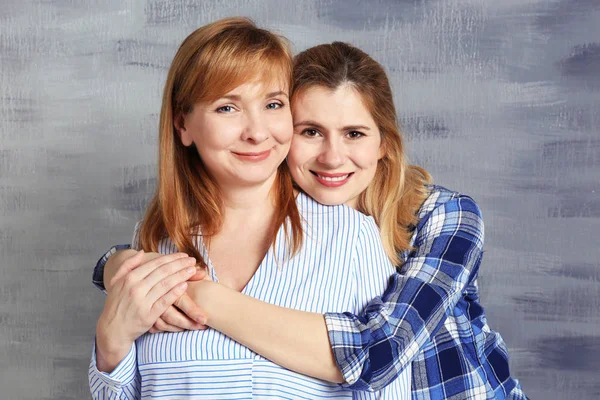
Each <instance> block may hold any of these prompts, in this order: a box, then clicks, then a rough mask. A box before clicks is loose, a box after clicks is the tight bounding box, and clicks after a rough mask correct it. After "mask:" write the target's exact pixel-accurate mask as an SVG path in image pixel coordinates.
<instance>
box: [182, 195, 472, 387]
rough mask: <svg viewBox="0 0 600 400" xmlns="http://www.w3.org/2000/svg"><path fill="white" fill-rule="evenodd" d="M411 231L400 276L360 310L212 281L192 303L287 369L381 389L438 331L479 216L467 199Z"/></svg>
mask: <svg viewBox="0 0 600 400" xmlns="http://www.w3.org/2000/svg"><path fill="white" fill-rule="evenodd" d="M417 229H418V234H417V237H416V241H415V244H414V246H415V247H416V250H415V251H414V252H413V253H412V254H411V256H410V257H409V258H408V260H407V261H406V263H405V264H404V265H403V266H402V273H403V274H404V275H399V274H394V276H393V278H392V280H391V283H390V285H389V287H388V289H387V290H386V292H385V293H384V294H383V296H382V297H380V298H379V297H378V298H375V299H373V300H372V301H371V302H369V304H368V305H367V307H366V309H365V310H364V312H363V313H362V314H360V315H355V314H352V313H329V314H326V315H325V316H323V315H320V314H314V313H308V312H302V311H296V310H290V309H285V308H281V307H277V306H274V305H270V304H266V303H263V302H261V301H258V300H256V299H253V298H250V297H248V296H245V295H243V294H240V293H238V292H235V291H233V290H230V289H227V288H226V287H223V286H221V285H219V284H215V283H212V282H197V283H194V284H200V285H204V286H205V288H206V290H204V289H202V290H197V291H196V293H198V296H199V297H197V298H195V299H194V300H196V302H197V303H198V304H199V305H200V306H201V307H202V309H203V310H204V311H205V313H206V315H207V324H208V325H209V326H211V327H213V328H214V329H217V330H219V331H221V332H222V333H224V334H226V335H228V336H230V337H231V338H233V339H234V340H236V341H238V342H240V343H242V344H243V345H245V346H247V347H249V348H250V349H252V350H253V351H255V352H257V353H259V354H261V355H262V356H264V357H266V358H268V359H270V360H271V361H273V362H275V363H277V364H279V365H281V366H283V367H285V368H288V369H291V370H293V371H296V372H299V373H303V374H306V375H310V376H314V377H316V378H320V379H324V380H328V381H332V382H344V381H346V382H348V384H351V387H352V388H353V389H358V390H379V389H381V388H383V387H384V386H386V385H388V384H389V383H390V382H392V381H393V380H394V379H395V378H396V377H397V376H398V374H400V373H401V372H402V370H403V369H404V368H405V367H406V366H408V365H410V363H411V361H412V360H413V359H414V358H415V357H416V356H417V355H418V354H419V353H420V352H421V350H422V348H423V346H425V345H426V344H428V343H429V341H430V339H431V337H432V336H433V335H435V334H436V333H437V331H438V330H439V329H440V327H441V326H442V325H443V323H444V321H445V319H446V317H447V316H448V313H449V311H450V310H451V309H452V308H453V307H454V306H455V305H456V303H457V302H458V300H459V299H460V296H461V294H462V291H463V289H464V287H465V285H466V284H467V282H468V279H469V276H470V274H471V273H472V272H473V271H475V270H476V269H477V268H478V266H479V262H480V258H481V254H482V247H483V222H482V219H481V213H480V211H479V208H478V207H477V205H476V204H475V203H474V202H473V200H472V199H471V198H469V197H466V196H457V197H453V198H452V199H450V200H449V201H447V202H445V203H443V204H440V205H438V206H437V207H436V208H435V209H434V210H433V211H432V212H430V213H429V215H428V216H427V217H426V218H424V219H423V220H422V221H421V222H420V223H419V226H418V228H417ZM364 267H365V268H368V265H365V266H364ZM332 349H333V353H332ZM338 366H339V367H338ZM338 368H339V369H338ZM340 369H341V371H342V373H343V378H342V377H341V376H340Z"/></svg>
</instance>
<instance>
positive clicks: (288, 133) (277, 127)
mask: <svg viewBox="0 0 600 400" xmlns="http://www.w3.org/2000/svg"><path fill="white" fill-rule="evenodd" d="M269 130H270V131H271V133H272V135H273V137H275V139H276V140H277V141H278V142H279V143H289V142H290V141H291V140H292V136H293V135H294V124H293V122H292V116H291V114H285V115H281V116H280V117H279V118H273V119H272V120H271V121H270V122H269Z"/></svg>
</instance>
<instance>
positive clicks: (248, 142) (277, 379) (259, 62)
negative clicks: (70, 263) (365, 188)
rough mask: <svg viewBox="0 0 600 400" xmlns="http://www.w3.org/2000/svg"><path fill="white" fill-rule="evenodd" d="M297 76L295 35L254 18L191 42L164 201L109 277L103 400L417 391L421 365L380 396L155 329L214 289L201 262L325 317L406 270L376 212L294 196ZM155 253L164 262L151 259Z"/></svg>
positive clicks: (183, 57)
mask: <svg viewBox="0 0 600 400" xmlns="http://www.w3.org/2000/svg"><path fill="white" fill-rule="evenodd" d="M291 78H292V58H291V55H290V51H289V49H288V47H287V45H286V42H285V40H284V39H283V38H281V37H278V36H276V35H274V34H273V33H271V32H269V31H266V30H264V29H260V28H258V27H256V26H255V25H254V24H253V23H252V22H251V21H249V20H247V19H243V18H229V19H224V20H221V21H217V22H215V23H212V24H209V25H206V26H204V27H202V28H200V29H198V30H197V31H195V32H193V33H192V34H191V35H189V36H188V37H187V38H186V39H185V40H184V41H183V43H182V44H181V46H180V48H179V50H178V51H177V53H176V55H175V58H174V60H173V62H172V64H171V67H170V69H169V73H168V76H167V80H166V83H165V89H164V95H163V101H162V109H161V116H160V125H159V162H158V167H159V170H158V186H157V189H156V194H155V196H154V198H153V199H152V202H151V203H150V205H149V207H148V209H147V211H146V214H145V216H144V219H143V220H142V221H141V222H140V223H138V224H137V226H136V227H135V230H134V236H133V247H134V248H135V249H138V250H140V251H139V252H137V253H136V254H135V255H134V256H133V257H131V258H129V259H128V260H127V261H125V262H124V263H123V266H122V268H120V269H119V271H118V272H117V273H116V274H115V275H114V276H112V277H111V278H110V279H108V280H107V281H108V283H109V290H108V294H107V298H106V302H105V305H104V309H103V311H102V314H101V316H100V318H99V320H98V324H97V327H96V341H95V346H94V350H93V355H92V360H91V363H90V368H89V385H90V391H91V393H92V396H93V398H94V399H105V398H114V399H117V398H118V399H128V400H129V399H140V398H154V397H161V398H165V399H169V398H171V399H180V398H183V397H192V398H201V397H206V398H211V399H212V398H227V399H234V398H266V397H275V398H330V399H352V398H360V399H375V398H384V399H403V398H408V397H409V395H410V389H409V381H410V370H406V371H404V372H403V373H402V374H400V375H401V376H400V378H399V379H396V380H395V381H394V383H393V384H392V385H390V386H389V387H387V388H385V389H383V390H381V391H378V392H371V393H360V392H353V391H351V390H349V389H347V388H343V387H341V386H339V385H336V384H333V383H329V382H325V381H322V380H319V379H315V378H311V377H309V376H305V375H301V374H299V373H296V372H292V371H289V370H287V369H285V368H282V367H280V366H278V365H276V364H274V363H273V362H271V361H269V360H267V359H265V358H263V357H261V356H260V355H258V354H256V353H255V352H253V351H252V350H250V349H249V348H247V347H245V346H243V344H240V343H238V342H235V341H234V340H232V339H230V338H228V337H226V336H225V335H223V334H222V333H220V332H218V331H216V330H213V329H207V330H187V331H183V330H182V329H171V330H174V331H172V332H159V333H149V332H148V331H149V330H150V328H151V327H152V326H153V325H154V324H156V323H157V321H158V320H159V317H160V316H161V315H163V314H164V315H168V314H169V311H168V310H171V312H172V311H173V309H172V305H173V304H174V303H175V301H178V299H180V298H181V296H182V295H183V294H184V293H185V292H186V290H187V293H188V295H189V296H190V297H191V298H195V297H196V296H198V295H202V294H203V293H204V289H203V286H201V285H200V283H201V282H190V283H187V281H188V280H189V279H190V278H191V277H192V276H193V275H202V274H203V272H201V273H199V274H198V273H197V268H196V266H200V267H202V271H206V273H208V274H209V276H210V278H211V282H213V283H214V284H216V285H217V286H218V287H222V288H225V289H226V290H227V291H231V292H232V293H235V294H239V295H241V296H244V297H246V296H248V297H249V298H253V299H255V301H265V302H270V303H272V304H273V305H274V306H280V307H282V308H283V307H286V308H294V309H297V310H302V311H303V312H310V313H314V314H315V315H321V314H323V313H327V312H344V311H347V310H350V311H352V312H355V313H358V312H360V311H362V309H363V308H364V307H365V306H366V304H367V303H368V301H369V300H371V299H372V298H374V297H376V296H378V295H380V294H381V293H383V291H384V290H385V287H386V285H387V282H388V281H389V279H390V277H391V276H393V275H394V273H395V270H394V267H393V265H392V263H391V262H390V260H389V259H388V257H387V256H386V252H385V249H384V246H383V245H382V243H381V241H380V240H379V231H378V229H377V225H376V223H375V221H374V220H373V218H371V217H368V216H365V215H364V214H361V213H359V212H358V211H356V210H354V209H352V208H349V207H345V206H332V207H328V206H325V205H322V204H319V203H317V202H316V201H315V200H313V199H312V198H310V197H309V196H307V195H306V194H304V193H297V192H295V191H294V188H293V186H292V180H291V177H290V173H289V169H288V167H287V165H285V164H282V161H283V160H284V159H285V157H286V155H287V154H288V150H289V146H290V142H291V139H292V135H293V124H292V116H291V112H290V106H289V105H290V103H289V92H290V89H291ZM373 172H374V170H373ZM248 238H251V240H248ZM145 251H148V252H150V253H161V254H164V256H163V257H161V258H155V259H152V260H150V261H147V259H151V258H153V257H154V255H152V254H151V255H149V256H148V257H146V260H145V259H144V258H145V257H144V254H145ZM188 255H189V256H188ZM144 261H146V262H144ZM367 263H368V264H369V268H368V269H365V268H362V265H364V264H367ZM134 267H135V268H134ZM202 282H204V281H202ZM206 282H208V280H206ZM199 291H200V292H201V293H199ZM240 292H241V293H240ZM190 297H187V296H186V298H188V299H189V298H190ZM181 307H182V308H183V305H181ZM165 318H167V317H165ZM184 321H185V323H191V321H189V320H185V319H184ZM189 327H192V328H199V326H198V325H197V324H195V325H194V324H192V325H189ZM327 351H328V352H330V350H327ZM330 362H331V365H325V364H322V365H320V366H319V367H318V368H317V369H316V370H317V373H320V372H321V370H323V371H324V370H333V369H334V368H335V364H334V361H333V360H331V361H330ZM336 374H337V373H336Z"/></svg>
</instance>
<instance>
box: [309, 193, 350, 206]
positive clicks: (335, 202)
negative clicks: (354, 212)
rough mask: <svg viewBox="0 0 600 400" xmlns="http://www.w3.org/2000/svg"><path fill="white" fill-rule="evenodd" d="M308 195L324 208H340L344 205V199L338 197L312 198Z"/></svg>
mask: <svg viewBox="0 0 600 400" xmlns="http://www.w3.org/2000/svg"><path fill="white" fill-rule="evenodd" d="M308 195H309V196H310V197H312V198H313V199H315V201H316V202H317V203H321V204H323V205H324V206H339V205H340V204H344V201H343V199H341V198H339V197H337V196H311V195H310V193H309V194H308Z"/></svg>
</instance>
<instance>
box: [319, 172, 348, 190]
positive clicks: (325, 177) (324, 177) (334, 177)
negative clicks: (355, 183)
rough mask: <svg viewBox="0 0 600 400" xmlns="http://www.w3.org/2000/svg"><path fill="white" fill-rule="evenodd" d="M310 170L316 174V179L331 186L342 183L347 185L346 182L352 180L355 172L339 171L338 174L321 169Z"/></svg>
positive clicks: (337, 185) (324, 184)
mask: <svg viewBox="0 0 600 400" xmlns="http://www.w3.org/2000/svg"><path fill="white" fill-rule="evenodd" d="M310 172H311V173H312V174H313V175H314V176H315V179H316V180H317V182H319V183H320V184H321V185H323V186H326V187H330V188H334V187H340V186H342V185H345V184H346V182H348V181H349V180H350V177H351V176H352V175H354V172H350V173H337V174H332V173H327V172H321V171H310Z"/></svg>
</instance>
